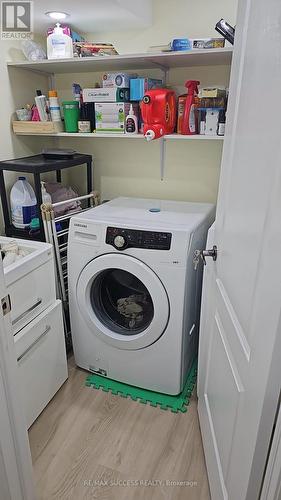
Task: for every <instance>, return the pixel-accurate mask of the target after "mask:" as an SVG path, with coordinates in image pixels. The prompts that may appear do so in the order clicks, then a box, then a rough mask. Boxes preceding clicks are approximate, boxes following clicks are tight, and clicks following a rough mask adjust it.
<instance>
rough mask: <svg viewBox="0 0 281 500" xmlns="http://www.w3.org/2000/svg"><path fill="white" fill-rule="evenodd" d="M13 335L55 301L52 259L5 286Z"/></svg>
mask: <svg viewBox="0 0 281 500" xmlns="http://www.w3.org/2000/svg"><path fill="white" fill-rule="evenodd" d="M7 288H8V293H9V294H10V298H11V306H12V309H11V320H12V327H13V332H14V335H15V334H16V333H17V332H18V331H19V330H21V329H22V328H23V327H25V326H26V325H27V324H28V323H30V321H32V320H33V319H34V318H35V317H36V316H38V314H40V313H41V312H42V311H44V310H45V309H46V308H47V307H48V306H50V305H51V304H52V303H53V302H55V300H56V288H55V271H54V263H53V259H50V260H48V261H47V262H45V263H44V264H42V265H41V266H39V267H37V268H36V269H33V270H32V271H31V272H29V273H28V274H26V275H25V276H21V277H20V278H19V279H18V280H16V281H14V282H13V283H11V284H10V285H8V286H7Z"/></svg>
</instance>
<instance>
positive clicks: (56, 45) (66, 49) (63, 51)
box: [47, 23, 73, 59]
mask: <svg viewBox="0 0 281 500" xmlns="http://www.w3.org/2000/svg"><path fill="white" fill-rule="evenodd" d="M47 55H48V59H71V58H72V57H73V45H72V38H71V37H70V36H68V35H66V34H65V33H64V32H63V29H62V27H61V25H60V24H59V23H57V24H56V26H55V28H54V32H53V33H51V35H49V36H48V38H47Z"/></svg>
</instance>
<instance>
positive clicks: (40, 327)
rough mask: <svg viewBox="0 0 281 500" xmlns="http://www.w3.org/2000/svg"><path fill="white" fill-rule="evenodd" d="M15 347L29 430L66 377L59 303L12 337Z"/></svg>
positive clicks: (55, 303) (57, 301)
mask: <svg viewBox="0 0 281 500" xmlns="http://www.w3.org/2000/svg"><path fill="white" fill-rule="evenodd" d="M15 348H16V356H17V361H18V370H19V383H20V384H21V392H22V394H23V403H24V410H25V416H26V424H27V427H28V428H29V427H30V426H31V425H32V423H33V422H34V420H35V419H36V418H37V417H38V415H39V414H40V413H41V412H42V410H43V409H44V408H45V406H46V405H47V404H48V403H49V401H50V400H51V399H52V397H53V396H54V395H55V394H56V392H57V391H58V390H59V388H60V387H61V385H62V384H63V383H64V382H65V380H66V379H67V377H68V373H67V361H66V352H65V340H64V329H63V320H62V306H61V301H60V300H56V301H55V302H54V304H52V305H51V306H50V307H48V309H46V310H45V311H44V312H43V313H41V314H40V315H39V316H38V317H37V318H35V320H33V321H32V322H31V323H29V325H27V326H26V327H25V328H23V329H22V330H21V331H20V332H19V333H18V334H17V335H16V336H15Z"/></svg>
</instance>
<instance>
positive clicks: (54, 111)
mask: <svg viewBox="0 0 281 500" xmlns="http://www.w3.org/2000/svg"><path fill="white" fill-rule="evenodd" d="M49 103H50V113H51V119H52V121H53V122H61V121H62V119H61V114H60V104H59V100H58V93H57V91H56V90H49Z"/></svg>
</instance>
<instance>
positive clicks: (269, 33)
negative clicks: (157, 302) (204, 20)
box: [198, 0, 281, 500]
mask: <svg viewBox="0 0 281 500" xmlns="http://www.w3.org/2000/svg"><path fill="white" fill-rule="evenodd" d="M280 89H281V2H280V0H267V1H266V2H265V1H264V0H241V1H240V4H239V8H238V21H237V31H236V43H235V50H234V60H233V67H232V74H231V83H230V100H229V111H228V123H227V130H226V137H225V143H224V151H223V159H222V173H221V181H220V190H219V200H218V207H217V219H216V224H215V227H214V228H213V229H212V230H211V232H210V234H209V241H208V246H209V247H212V245H213V244H215V245H217V247H218V259H217V261H216V262H213V261H212V260H208V262H207V269H206V272H205V277H204V288H203V301H202V313H201V336H200V348H199V382H198V397H199V406H198V411H199V417H200V424H201V429H202V436H203V444H204V449H205V455H206V462H207V469H208V474H209V480H210V489H211V493H212V498H213V500H221V499H224V500H226V499H228V500H238V499H239V500H245V499H247V500H256V499H257V498H258V496H259V490H260V487H261V481H262V475H263V471H264V467H265V462H266V455H267V450H268V446H269V441H270V435H271V432H272V423H273V420H274V415H275V412H276V408H277V401H278V394H279V391H280V380H281V364H280V360H279V361H278V356H279V355H280V348H281V331H280V330H281V328H280V313H281V261H280V255H281V228H280V214H281V121H280V117H281V98H280Z"/></svg>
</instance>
